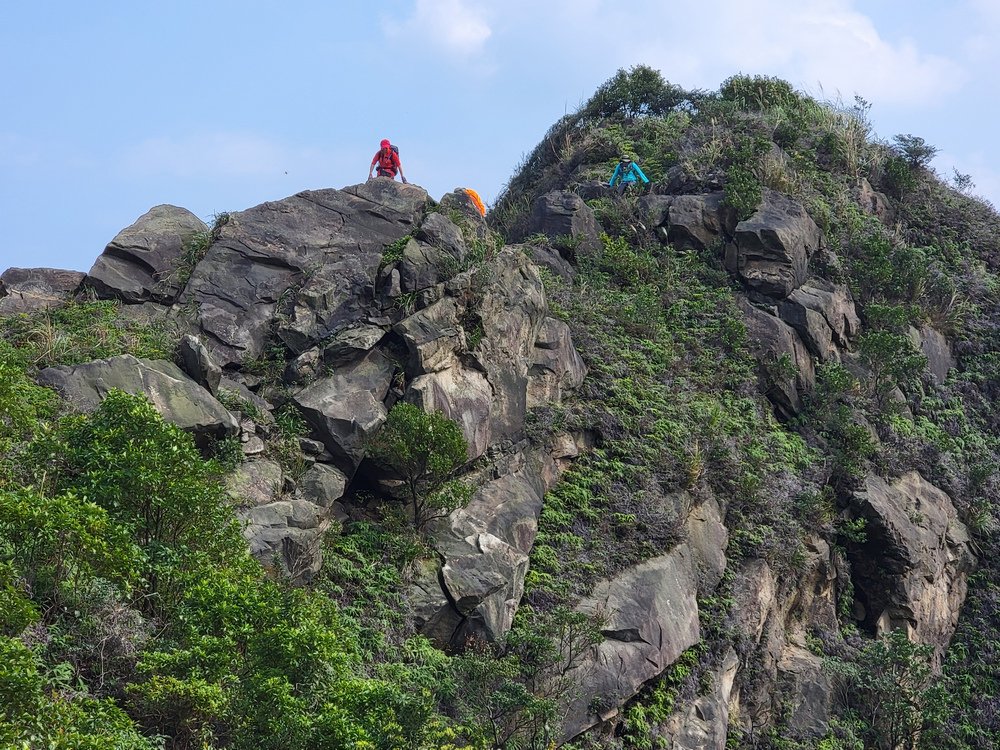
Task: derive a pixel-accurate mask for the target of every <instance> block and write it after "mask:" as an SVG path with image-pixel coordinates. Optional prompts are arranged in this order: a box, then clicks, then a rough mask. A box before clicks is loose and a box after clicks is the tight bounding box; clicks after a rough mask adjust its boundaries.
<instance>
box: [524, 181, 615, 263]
mask: <svg viewBox="0 0 1000 750" xmlns="http://www.w3.org/2000/svg"><path fill="white" fill-rule="evenodd" d="M538 233H540V234H544V235H545V236H546V237H548V238H549V239H550V240H553V241H555V240H558V239H563V240H565V239H566V238H573V239H574V240H579V244H578V245H577V247H576V252H577V253H582V254H586V253H592V252H599V251H600V249H601V226H600V224H598V223H597V218H596V217H595V216H594V211H593V210H592V209H591V208H590V206H588V205H587V204H586V203H584V202H583V198H581V197H580V196H579V195H577V194H576V193H571V192H569V191H568V190H555V191H553V192H551V193H546V194H545V195H542V196H539V197H538V198H537V199H536V200H535V202H534V204H533V205H532V207H531V217H530V219H529V222H528V227H527V230H526V232H525V236H526V237H527V236H531V235H533V234H538Z"/></svg>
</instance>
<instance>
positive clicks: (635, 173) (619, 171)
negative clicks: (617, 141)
mask: <svg viewBox="0 0 1000 750" xmlns="http://www.w3.org/2000/svg"><path fill="white" fill-rule="evenodd" d="M639 180H642V183H643V184H644V185H648V184H649V178H648V177H646V175H644V174H643V173H642V170H641V169H639V165H638V164H636V163H635V162H634V161H632V160H631V159H629V158H628V157H627V156H623V157H622V158H621V159H620V160H619V162H618V166H616V167H615V173H614V174H613V175H611V180H610V181H609V182H608V185H610V186H611V187H614V186H615V185H616V184H617V185H618V192H619V193H624V192H625V191H626V190H627V189H628V188H630V187H631V186H632V185H634V184H636V182H638V181H639Z"/></svg>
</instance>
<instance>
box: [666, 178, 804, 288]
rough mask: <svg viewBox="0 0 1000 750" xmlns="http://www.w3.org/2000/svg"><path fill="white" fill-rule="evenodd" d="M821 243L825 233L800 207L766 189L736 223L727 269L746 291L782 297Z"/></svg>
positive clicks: (795, 284) (799, 282)
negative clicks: (749, 212) (757, 203)
mask: <svg viewBox="0 0 1000 750" xmlns="http://www.w3.org/2000/svg"><path fill="white" fill-rule="evenodd" d="M671 210H673V209H672V208H671ZM822 244H823V233H822V232H821V231H820V228H819V227H818V226H817V225H816V222H815V221H813V220H812V218H811V217H810V216H809V214H808V213H807V212H806V210H805V208H804V207H803V206H802V204H801V203H799V202H798V201H796V200H794V199H792V198H789V197H788V196H786V195H782V194H781V193H777V192H775V191H773V190H765V191H764V198H763V200H762V202H761V205H760V207H759V208H758V209H757V211H756V213H754V215H753V216H751V217H750V218H749V219H746V220H744V221H741V222H740V223H739V224H737V225H736V229H735V231H734V241H733V242H732V243H730V244H729V245H728V246H727V248H726V268H728V269H729V271H730V272H732V273H734V274H736V275H737V276H738V277H739V278H740V279H741V280H742V281H743V283H744V284H746V285H747V286H748V287H749V288H750V289H752V290H754V291H756V292H759V293H761V294H763V295H766V296H768V297H773V298H775V299H784V298H785V297H787V296H788V295H789V294H791V293H792V291H794V290H795V289H797V288H798V287H800V286H801V285H802V283H803V282H804V281H805V280H806V276H807V275H808V270H809V258H810V256H811V255H812V254H813V253H815V252H816V251H817V250H819V248H820V247H821V245H822Z"/></svg>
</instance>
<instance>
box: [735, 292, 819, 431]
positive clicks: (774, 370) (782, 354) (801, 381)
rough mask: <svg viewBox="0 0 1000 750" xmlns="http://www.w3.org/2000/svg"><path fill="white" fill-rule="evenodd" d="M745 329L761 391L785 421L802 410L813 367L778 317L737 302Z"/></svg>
mask: <svg viewBox="0 0 1000 750" xmlns="http://www.w3.org/2000/svg"><path fill="white" fill-rule="evenodd" d="M737 303H738V304H739V307H740V310H741V311H742V312H743V322H744V323H745V324H746V327H747V343H748V344H749V348H750V351H751V353H752V354H753V356H754V359H756V360H757V373H758V377H759V378H760V381H761V386H762V387H761V390H762V391H763V392H764V394H765V395H766V396H767V397H768V399H769V400H770V401H771V403H772V404H774V407H775V409H776V410H777V412H778V414H779V415H780V416H781V417H782V418H784V419H790V418H791V417H793V416H795V415H796V414H798V413H799V412H800V411H802V407H803V401H802V397H803V395H805V393H807V392H808V391H810V390H812V388H813V386H814V385H815V384H816V368H815V365H814V364H813V360H812V357H811V356H810V355H809V352H808V351H807V350H806V347H805V344H803V343H802V339H801V338H799V335H798V333H796V331H795V329H794V328H792V327H791V326H789V325H788V324H787V323H785V322H784V321H782V320H781V319H780V318H778V317H776V316H774V315H771V314H769V313H768V312H766V311H765V310H761V309H760V308H758V307H755V306H754V305H752V304H750V303H749V302H748V301H747V300H745V299H743V298H740V299H738V300H737Z"/></svg>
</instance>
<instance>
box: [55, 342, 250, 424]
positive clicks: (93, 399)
mask: <svg viewBox="0 0 1000 750" xmlns="http://www.w3.org/2000/svg"><path fill="white" fill-rule="evenodd" d="M38 382H39V383H41V384H42V385H46V386H49V387H51V388H55V389H56V390H57V391H59V393H60V394H62V396H63V397H64V398H65V399H66V400H67V401H69V402H70V403H71V404H73V406H74V407H75V408H77V409H79V410H81V411H93V410H94V409H96V408H97V407H98V406H100V404H101V401H103V400H104V397H105V396H107V395H108V393H109V392H111V391H112V390H113V389H118V390H122V391H125V392H126V393H133V394H138V395H144V396H146V397H147V398H148V399H149V400H150V401H151V402H152V404H153V406H154V407H155V408H156V410H157V411H158V412H159V413H160V414H161V415H162V416H163V418H164V419H165V420H166V421H168V422H170V423H171V424H175V425H177V426H178V427H180V428H182V429H184V430H187V431H189V432H192V433H194V434H195V436H196V437H199V438H201V437H215V438H221V437H226V436H229V435H235V434H236V433H237V431H238V430H239V425H238V424H237V422H236V419H235V418H234V417H233V415H232V414H230V413H229V412H228V411H226V408H225V407H224V406H223V405H222V404H220V403H219V402H218V401H216V400H215V398H213V397H212V394H210V393H209V392H208V391H207V390H205V389H204V388H202V387H201V386H199V385H198V384H197V383H195V382H194V381H193V380H191V379H190V378H189V377H188V376H187V375H185V374H184V372H183V371H182V370H181V369H180V368H179V367H178V366H177V365H175V364H174V363H173V362H165V361H163V360H152V359H139V358H136V357H133V356H132V355H131V354H123V355H121V356H119V357H110V358H109V359H99V360H96V361H94V362H87V363H85V364H82V365H72V366H66V365H59V366H57V367H48V368H46V369H44V370H42V371H41V372H40V373H39V374H38Z"/></svg>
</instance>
